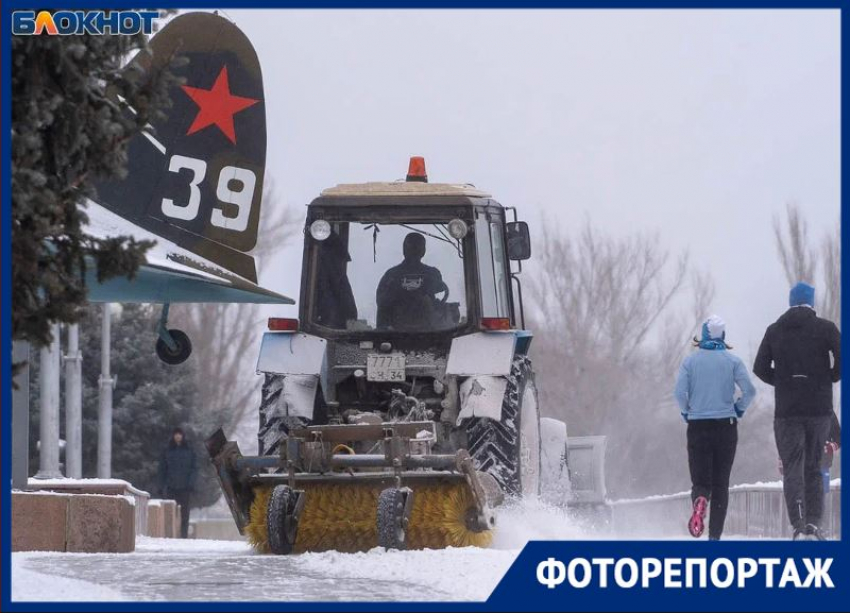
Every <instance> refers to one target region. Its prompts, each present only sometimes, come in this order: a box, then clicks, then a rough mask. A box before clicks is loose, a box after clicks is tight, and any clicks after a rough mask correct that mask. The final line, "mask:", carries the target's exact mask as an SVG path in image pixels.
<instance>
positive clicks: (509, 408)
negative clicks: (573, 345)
mask: <svg viewBox="0 0 850 613" xmlns="http://www.w3.org/2000/svg"><path fill="white" fill-rule="evenodd" d="M466 440H467V449H468V450H469V453H470V455H471V456H472V459H473V461H474V462H475V467H476V469H477V470H480V471H482V472H486V473H489V474H491V475H493V477H494V478H495V479H496V482H497V483H498V484H499V486H500V487H501V488H502V491H503V492H505V494H507V495H509V496H537V495H538V494H539V493H540V412H539V407H538V403H537V387H536V385H535V383H534V372H533V371H532V369H531V360H529V359H528V357H527V356H524V355H521V356H517V357H516V358H514V362H513V364H512V366H511V373H510V375H509V376H508V385H507V387H506V388H505V396H504V398H503V400H502V418H501V419H500V420H499V421H496V420H493V419H488V418H486V417H473V418H471V419H469V420H467V423H466Z"/></svg>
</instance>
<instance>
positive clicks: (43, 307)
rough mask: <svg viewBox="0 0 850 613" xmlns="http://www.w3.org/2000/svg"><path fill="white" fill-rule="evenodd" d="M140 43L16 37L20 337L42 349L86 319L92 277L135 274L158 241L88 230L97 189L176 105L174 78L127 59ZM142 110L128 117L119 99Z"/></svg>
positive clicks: (15, 314) (16, 316)
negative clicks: (64, 328)
mask: <svg viewBox="0 0 850 613" xmlns="http://www.w3.org/2000/svg"><path fill="white" fill-rule="evenodd" d="M146 44H147V43H146V38H145V36H144V35H143V34H139V35H136V36H90V35H82V36H47V35H39V36H13V37H12V72H11V76H12V88H11V89H12V140H11V144H12V173H11V184H12V303H13V304H14V305H15V308H14V309H13V310H12V334H13V337H14V338H15V339H21V340H27V341H30V342H32V343H33V344H34V345H35V346H36V347H38V346H41V345H44V344H46V343H47V342H49V340H50V327H49V325H50V323H51V322H57V321H58V322H73V321H76V320H77V319H79V317H80V309H81V307H82V305H83V303H84V301H85V298H86V291H85V285H84V274H85V270H86V267H87V266H94V267H95V268H96V271H97V277H98V279H99V280H104V279H107V278H109V277H113V276H117V275H122V276H132V275H133V274H134V272H135V271H136V270H137V269H138V266H139V265H140V263H142V262H143V261H144V253H145V251H146V250H147V249H148V248H149V246H150V243H149V242H144V241H136V240H134V239H133V238H132V237H128V236H118V237H114V238H109V239H99V238H96V237H93V236H91V235H89V234H87V233H86V232H85V230H84V224H85V221H86V215H85V211H84V209H83V202H84V199H85V198H86V197H92V196H93V195H94V188H93V185H94V182H95V181H97V180H101V179H104V178H112V177H119V176H122V173H125V172H126V166H127V145H128V143H129V141H130V139H131V138H132V137H133V136H134V135H135V134H137V133H138V132H139V131H140V130H141V129H142V127H144V126H145V125H146V124H148V122H149V121H151V120H152V119H156V118H158V117H160V113H161V112H162V111H163V110H164V109H165V108H166V107H167V106H168V95H167V92H168V88H169V86H170V85H171V84H172V83H173V82H174V77H173V75H172V74H171V73H169V72H168V71H161V72H157V73H156V74H153V75H148V74H146V73H144V72H143V71H142V70H141V69H140V68H139V67H138V66H136V65H135V64H131V65H129V66H128V67H127V68H126V69H123V68H122V64H123V63H124V62H125V61H126V58H127V57H130V56H131V55H133V54H134V53H135V52H136V51H138V50H141V49H144V48H145V47H146ZM118 95H120V96H121V97H123V98H124V100H126V102H127V104H128V105H129V106H130V107H132V108H133V109H134V110H135V113H132V112H130V111H128V110H127V109H126V108H123V107H122V105H121V104H119V103H118V101H117V100H118V99H117V96H118Z"/></svg>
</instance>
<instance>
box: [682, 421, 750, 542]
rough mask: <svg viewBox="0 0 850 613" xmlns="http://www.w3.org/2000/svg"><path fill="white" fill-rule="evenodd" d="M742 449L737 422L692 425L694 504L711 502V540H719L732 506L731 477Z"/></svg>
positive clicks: (690, 460) (690, 451) (690, 447)
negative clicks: (736, 456) (730, 502)
mask: <svg viewBox="0 0 850 613" xmlns="http://www.w3.org/2000/svg"><path fill="white" fill-rule="evenodd" d="M737 448H738V421H737V420H736V419H697V420H692V421H689V422H688V465H689V466H690V469H691V483H692V484H693V488H692V489H691V501H694V500H696V499H697V498H698V497H700V496H702V497H704V498H706V499H708V500H710V501H711V513H710V516H709V522H708V538H710V539H719V538H720V535H722V534H723V524H725V523H726V507H727V506H728V505H729V476H730V475H731V474H732V464H733V463H734V462H735V451H736V449H737Z"/></svg>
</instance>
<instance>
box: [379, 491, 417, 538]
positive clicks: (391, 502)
mask: <svg viewBox="0 0 850 613" xmlns="http://www.w3.org/2000/svg"><path fill="white" fill-rule="evenodd" d="M412 502H413V492H412V491H411V490H410V489H409V488H406V487H402V488H397V487H390V488H387V489H385V490H384V491H383V492H381V495H380V496H379V497H378V545H379V546H380V547H385V548H386V549H407V525H408V517H409V516H410V508H412V504H411V503H412Z"/></svg>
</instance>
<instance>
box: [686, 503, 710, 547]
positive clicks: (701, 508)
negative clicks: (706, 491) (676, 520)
mask: <svg viewBox="0 0 850 613" xmlns="http://www.w3.org/2000/svg"><path fill="white" fill-rule="evenodd" d="M707 509H708V500H706V499H705V496H697V499H696V500H694V513H693V515H691V519H690V521H688V532H690V533H691V536H692V537H694V538H695V539H698V538H699V537H701V536H702V533H703V531H705V512H706V510H707Z"/></svg>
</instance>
